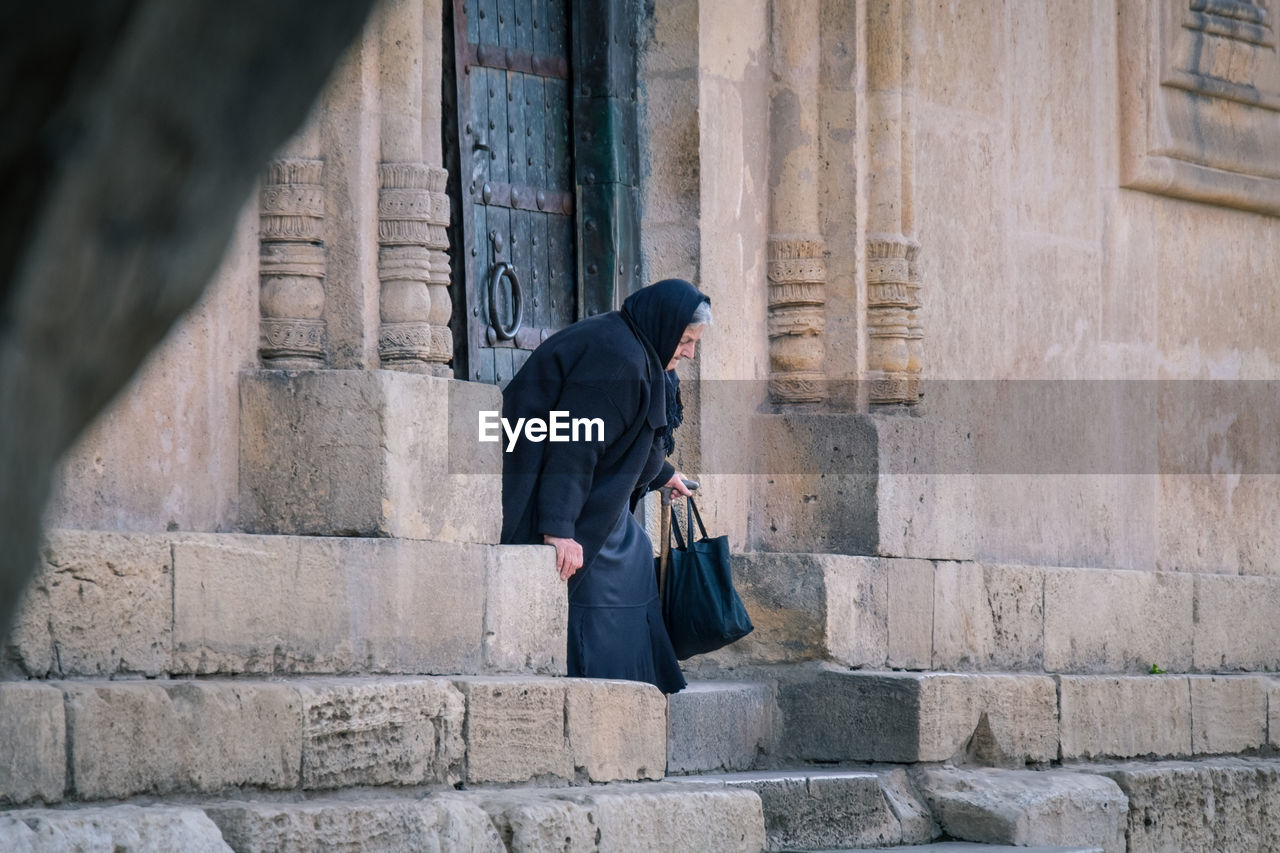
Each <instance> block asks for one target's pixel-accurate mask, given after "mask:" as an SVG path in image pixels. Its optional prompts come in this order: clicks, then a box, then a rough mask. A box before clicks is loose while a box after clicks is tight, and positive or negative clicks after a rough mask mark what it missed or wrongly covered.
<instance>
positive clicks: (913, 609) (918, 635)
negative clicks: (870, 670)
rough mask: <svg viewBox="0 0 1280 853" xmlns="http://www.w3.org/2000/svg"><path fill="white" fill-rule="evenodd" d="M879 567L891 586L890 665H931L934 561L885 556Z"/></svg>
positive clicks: (889, 594)
mask: <svg viewBox="0 0 1280 853" xmlns="http://www.w3.org/2000/svg"><path fill="white" fill-rule="evenodd" d="M877 569H879V571H882V572H884V574H885V587H886V589H887V590H888V596H887V598H888V601H887V605H888V610H887V614H886V617H887V620H886V621H887V623H888V634H889V648H888V650H889V654H888V660H887V665H888V666H890V667H892V668H894V669H928V668H929V659H930V656H931V655H932V653H933V611H934V580H933V563H931V562H929V561H927V560H907V559H884V560H880V561H879V562H878V564H877Z"/></svg>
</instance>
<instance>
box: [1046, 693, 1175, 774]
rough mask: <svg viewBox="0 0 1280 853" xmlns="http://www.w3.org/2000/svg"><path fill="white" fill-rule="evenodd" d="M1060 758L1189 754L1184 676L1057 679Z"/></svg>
mask: <svg viewBox="0 0 1280 853" xmlns="http://www.w3.org/2000/svg"><path fill="white" fill-rule="evenodd" d="M1058 684H1059V690H1060V703H1061V705H1060V714H1061V729H1062V735H1061V740H1062V757H1063V758H1092V757H1103V756H1108V757H1115V758H1130V757H1137V756H1143V755H1153V756H1172V755H1189V754H1190V753H1191V691H1190V687H1189V686H1188V684H1187V679H1186V678H1185V677H1183V676H1175V675H1168V676H1158V675H1149V676H1069V675H1064V676H1062V677H1060V678H1059V679H1058Z"/></svg>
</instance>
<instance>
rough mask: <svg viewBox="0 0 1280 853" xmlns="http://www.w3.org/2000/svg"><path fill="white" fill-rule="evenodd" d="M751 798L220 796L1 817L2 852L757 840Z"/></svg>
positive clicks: (587, 847)
mask: <svg viewBox="0 0 1280 853" xmlns="http://www.w3.org/2000/svg"><path fill="white" fill-rule="evenodd" d="M764 843H765V830H764V817H763V814H762V812H761V808H760V799H759V797H758V796H756V794H755V793H753V792H751V791H749V790H743V789H719V790H714V789H704V790H699V791H696V792H690V791H688V790H676V789H673V788H671V787H670V786H667V785H662V784H655V783H649V784H644V783H630V784H626V783H614V784H609V785H599V786H592V787H590V788H551V789H536V788H533V789H530V788H526V789H517V790H476V791H467V792H462V793H454V792H426V793H418V792H412V793H411V792H406V793H404V794H401V795H398V796H397V795H389V794H387V793H386V792H376V793H373V794H371V795H370V796H363V797H355V796H349V795H348V796H335V795H327V796H322V797H314V798H308V799H304V800H299V801H282V800H278V799H277V800H270V799H258V800H248V799H243V798H240V799H223V800H214V801H208V802H203V803H197V804H192V805H184V806H181V807H174V806H167V805H161V806H146V807H139V806H135V805H122V806H109V807H89V808H74V809H59V810H53V809H29V810H17V811H11V812H7V813H0V849H3V850H6V851H10V850H13V851H24V853H54V851H57V853H62V851H66V850H72V849H94V850H97V849H105V850H113V849H116V850H119V849H127V850H130V851H133V853H171V851H174V850H182V851H184V853H186V851H193V853H206V851H208V853H215V851H216V852H217V853H225V852H226V851H234V853H274V852H275V851H279V850H290V851H299V853H304V852H305V853H309V851H317V853H318V851H323V850H336V849H341V850H360V851H362V853H381V851H387V852H388V853H390V852H391V851H404V850H450V851H470V852H471V853H506V851H512V853H523V851H529V853H534V852H535V851H537V853H541V851H546V850H572V851H604V850H608V851H635V853H648V851H672V853H677V851H679V853H683V851H689V850H708V851H711V850H714V851H726V853H735V851H741V852H742V853H757V851H760V850H762V849H763V848H764Z"/></svg>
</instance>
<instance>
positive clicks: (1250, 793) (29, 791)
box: [0, 531, 1280, 853]
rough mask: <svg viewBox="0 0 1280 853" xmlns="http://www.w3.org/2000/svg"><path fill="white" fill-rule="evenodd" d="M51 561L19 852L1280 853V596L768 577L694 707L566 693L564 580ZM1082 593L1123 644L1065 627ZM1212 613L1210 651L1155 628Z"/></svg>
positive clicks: (789, 565)
mask: <svg viewBox="0 0 1280 853" xmlns="http://www.w3.org/2000/svg"><path fill="white" fill-rule="evenodd" d="M44 558H45V566H44V570H43V572H42V574H41V576H40V578H39V580H38V582H37V584H36V586H35V587H34V589H33V591H32V592H31V593H30V595H29V596H28V600H27V603H26V606H25V609H24V613H23V617H22V621H21V623H20V625H19V629H18V630H17V632H16V633H15V634H14V636H13V637H12V638H11V641H10V645H9V647H8V649H7V650H6V656H5V660H6V667H7V677H8V680H6V681H0V745H2V746H3V752H0V802H2V803H4V804H5V805H3V806H2V807H0V849H3V850H9V849H13V850H32V851H37V850H39V851H45V850H73V849H98V848H104V849H108V850H113V849H118V848H123V849H127V850H174V849H182V850H219V851H223V850H236V851H246V850H263V851H266V850H320V849H324V850H334V849H337V850H342V849H350V850H416V849H445V850H494V851H501V850H588V851H595V850H601V851H603V850H637V851H638V850H673V851H675V850H680V851H684V850H715V851H719V850H773V851H785V850H812V851H818V850H837V849H839V850H856V849H882V848H886V847H896V848H898V849H903V850H911V849H920V850H939V851H945V850H1000V849H1006V848H1007V847H1008V846H1009V845H1013V846H1014V847H1016V849H1024V850H1025V849H1043V850H1049V849H1053V850H1099V851H1105V853H1113V851H1126V850H1128V851H1139V850H1165V849H1179V850H1227V849H1231V850H1235V849H1265V844H1266V843H1271V842H1273V841H1275V840H1276V839H1280V826H1277V825H1276V824H1277V823H1280V760H1275V759H1272V758H1269V757H1268V756H1269V755H1270V754H1271V750H1273V749H1274V747H1275V745H1276V743H1275V740H1274V739H1273V738H1276V737H1280V734H1277V733H1280V727H1277V726H1273V725H1272V715H1273V714H1276V715H1277V716H1280V702H1273V701H1272V697H1273V696H1276V695H1280V693H1277V689H1278V688H1280V681H1278V682H1273V681H1272V679H1271V678H1270V676H1269V675H1268V674H1267V673H1266V672H1265V671H1264V670H1266V669H1267V668H1268V667H1264V666H1259V665H1258V663H1259V661H1262V662H1264V663H1265V662H1266V657H1267V655H1269V654H1270V655H1272V657H1271V658H1270V660H1272V661H1274V660H1280V655H1276V654H1275V651H1274V650H1273V649H1270V648H1269V646H1268V643H1277V642H1280V639H1277V638H1271V639H1268V638H1267V637H1265V636H1262V635H1256V634H1255V635H1250V634H1248V631H1249V630H1250V624H1249V620H1250V619H1254V618H1261V617H1260V616H1259V617H1254V616H1252V615H1250V614H1251V610H1246V611H1245V612H1241V610H1240V608H1239V607H1232V606H1230V603H1231V602H1232V601H1235V600H1236V598H1238V597H1239V596H1250V597H1251V600H1256V599H1257V597H1258V596H1259V595H1265V594H1268V591H1269V590H1270V589H1272V584H1271V583H1270V582H1269V580H1266V579H1256V578H1246V579H1239V580H1240V581H1241V582H1242V583H1243V584H1245V588H1244V589H1243V591H1242V590H1238V589H1236V588H1235V587H1234V585H1233V582H1232V581H1230V580H1228V581H1227V582H1226V583H1225V584H1224V583H1222V582H1221V580H1220V579H1207V580H1206V581H1205V582H1202V580H1201V579H1200V578H1185V579H1184V578H1182V577H1174V578H1168V577H1162V576H1160V575H1159V574H1158V573H1139V572H1102V571H1097V570H1088V571H1086V570H1052V569H1042V568H1025V567H1006V566H971V565H967V564H957V563H942V562H937V563H934V562H930V561H921V560H902V561H894V560H887V559H881V558H856V557H833V556H828V555H816V556H815V555H782V554H770V555H763V554H747V555H741V556H740V557H739V559H738V562H737V563H736V571H737V572H738V575H739V583H740V587H741V590H742V591H743V593H744V598H745V600H746V602H747V605H748V608H749V609H750V610H751V611H752V615H753V617H754V618H755V619H756V624H757V626H758V627H757V632H756V634H754V635H752V637H750V638H749V639H748V640H747V641H744V642H742V643H739V644H736V645H735V646H734V647H731V648H730V649H728V650H725V651H724V652H722V653H718V654H716V655H713V656H708V657H707V658H705V659H702V660H697V661H693V662H690V664H691V666H690V670H691V675H692V676H693V677H694V680H692V681H691V684H690V688H689V689H688V690H686V691H684V692H682V693H680V694H676V695H675V696H673V697H670V700H669V701H665V700H664V699H663V697H662V696H661V695H660V694H658V693H657V691H655V690H653V689H652V688H650V687H648V686H646V685H639V684H633V683H627V682H606V681H588V680H579V679H567V678H564V677H562V675H563V671H564V670H563V667H564V661H563V647H564V622H565V609H564V608H565V605H564V600H563V590H562V588H561V587H560V586H559V583H558V581H555V579H554V573H553V572H551V571H548V570H547V569H548V566H549V556H548V555H547V554H545V553H544V549H539V548H528V547H521V548H513V547H507V546H492V545H471V544H449V543H441V542H422V541H410V540H395V539H359V538H341V539H340V538H324V537H302V536H255V535H242V534H187V533H170V534H115V533H102V532H89V531H60V532H57V533H55V534H53V535H51V537H50V540H49V544H48V547H47V548H46V549H45V551H44ZM1075 572H1080V573H1082V574H1086V575H1088V576H1089V577H1088V578H1087V581H1088V582H1087V583H1081V584H1079V587H1080V589H1081V590H1083V591H1085V592H1087V591H1088V590H1089V589H1090V588H1091V585H1099V586H1101V588H1103V589H1104V590H1107V591H1108V594H1107V595H1105V596H1100V597H1098V600H1099V601H1101V602H1102V605H1101V606H1103V607H1105V608H1110V612H1109V613H1108V612H1106V611H1105V610H1104V611H1103V612H1099V610H1098V609H1088V610H1085V611H1083V612H1082V613H1081V615H1080V616H1079V618H1078V619H1066V618H1065V617H1063V616H1062V615H1061V614H1057V613H1056V612H1055V611H1056V608H1057V607H1058V606H1059V604H1058V603H1057V602H1056V600H1055V601H1051V600H1050V596H1048V595H1047V594H1046V592H1045V587H1046V585H1047V584H1057V585H1059V586H1058V587H1056V588H1055V591H1054V595H1055V596H1061V595H1067V594H1068V593H1067V592H1065V591H1064V589H1063V588H1062V586H1063V585H1070V584H1072V583H1076V582H1075V581H1073V580H1070V579H1069V578H1068V577H1066V576H1068V575H1070V574H1072V573H1075ZM1146 575H1150V576H1146ZM1115 576H1119V577H1115ZM1144 576H1145V577H1144ZM788 577H789V578H790V580H787V578H788ZM1260 581H1261V582H1260ZM1126 585H1129V586H1130V587H1134V588H1128V587H1126ZM1118 590H1120V591H1126V592H1128V593H1129V594H1130V598H1129V600H1128V602H1127V603H1125V602H1124V601H1123V599H1122V597H1118V592H1117V591H1118ZM1144 590H1145V594H1144ZM1182 591H1185V592H1186V594H1187V595H1189V598H1188V599H1187V601H1188V606H1189V607H1190V608H1194V610H1195V613H1196V616H1197V618H1196V620H1195V622H1194V623H1192V622H1190V621H1188V622H1187V623H1185V624H1194V625H1195V630H1194V631H1193V632H1192V637H1191V638H1190V639H1189V640H1188V641H1186V642H1183V641H1182V640H1181V639H1180V638H1170V637H1168V636H1165V635H1159V631H1160V626H1159V622H1160V621H1161V620H1163V619H1166V618H1167V616H1166V614H1165V613H1164V612H1161V611H1157V610H1154V609H1152V603H1153V601H1154V602H1156V603H1159V604H1161V605H1162V606H1164V607H1178V606H1180V600H1179V599H1178V595H1179V594H1181V592H1182ZM1082 594H1084V593H1082ZM1089 594H1092V593H1089ZM1233 597H1236V598H1233ZM1215 601H1221V602H1224V603H1222V604H1220V605H1215V604H1214V602H1215ZM926 603H927V605H928V606H927V607H925V604H926ZM966 608H967V609H966ZM1215 614H1216V616H1215ZM1227 616H1231V617H1232V618H1233V619H1234V624H1235V627H1236V631H1235V632H1233V631H1229V630H1227V628H1226V627H1225V626H1223V625H1216V624H1214V623H1213V619H1214V618H1218V617H1221V618H1226V617H1227ZM1078 622H1083V623H1085V624H1087V625H1089V626H1090V630H1089V631H1084V630H1081V629H1079V628H1078V627H1076V626H1077V623H1078ZM1064 631H1067V632H1069V633H1070V635H1071V636H1070V637H1069V639H1068V640H1067V641H1064V640H1063V639H1062V636H1061V634H1062V632H1064ZM1238 632H1245V633H1243V634H1241V633H1238ZM1153 637H1154V639H1153ZM1166 640H1169V641H1170V642H1171V643H1172V644H1171V645H1167V646H1166V645H1163V643H1164V642H1165V641H1166ZM1205 644H1209V648H1208V650H1206V645H1205ZM1213 644H1217V648H1213ZM1157 646H1159V648H1160V649H1161V654H1160V656H1159V657H1152V655H1151V654H1150V650H1151V649H1155V648H1157ZM1218 649H1227V652H1225V653H1224V654H1227V657H1226V658H1225V659H1226V660H1228V661H1231V660H1244V664H1242V665H1245V666H1250V667H1253V668H1256V669H1257V670H1259V671H1258V672H1256V673H1254V672H1239V671H1234V672H1228V671H1225V669H1226V667H1223V666H1222V665H1221V664H1222V659H1223V658H1221V657H1220V654H1219V651H1218ZM1242 652H1247V653H1248V654H1242ZM1248 655H1253V657H1252V658H1249V657H1248ZM1215 657H1216V664H1217V666H1218V667H1219V668H1221V669H1223V670H1224V671H1222V672H1216V671H1214V670H1213V668H1212V667H1213V664H1214V663H1215ZM1050 661H1052V664H1050V663H1049V662H1050ZM1198 661H1199V662H1201V663H1205V662H1208V665H1198V663H1197V662H1198ZM1150 663H1160V664H1161V668H1164V669H1167V670H1169V672H1168V673H1165V674H1159V675H1150V674H1147V675H1144V674H1140V671H1139V668H1140V667H1141V668H1143V669H1145V668H1147V667H1149V666H1150ZM942 665H949V666H948V668H940V666H942ZM1272 665H1274V664H1272ZM1273 707H1274V708H1275V711H1273V710H1272V708H1273ZM1205 803H1212V804H1213V807H1211V808H1207V809H1206V807H1205V805H1204V804H1205ZM1259 839H1261V840H1262V843H1263V845H1264V847H1263V848H1259V847H1257V844H1258V843H1259ZM95 845H96V846H95ZM1250 845H1253V846H1250Z"/></svg>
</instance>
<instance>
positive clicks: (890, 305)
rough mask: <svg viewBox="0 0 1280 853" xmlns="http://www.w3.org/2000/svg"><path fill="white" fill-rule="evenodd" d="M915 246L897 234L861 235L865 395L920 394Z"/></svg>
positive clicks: (912, 397) (882, 398) (910, 397)
mask: <svg viewBox="0 0 1280 853" xmlns="http://www.w3.org/2000/svg"><path fill="white" fill-rule="evenodd" d="M919 249H920V247H919V245H918V244H917V243H916V242H915V241H914V240H909V239H907V238H905V237H902V236H901V235H884V234H872V235H868V237H867V337H868V338H869V340H868V346H867V366H868V379H869V380H870V388H871V390H870V401H871V402H872V403H877V404H888V403H905V404H908V405H911V404H914V403H915V402H916V401H917V400H919V398H920V378H919V375H920V358H921V345H922V343H923V338H924V330H923V329H922V328H921V326H920V321H919V309H920V296H919V294H920V283H919V280H918V277H917V276H918V273H917V272H916V263H915V261H916V253H917V252H918V251H919Z"/></svg>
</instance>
